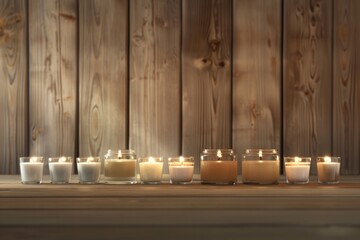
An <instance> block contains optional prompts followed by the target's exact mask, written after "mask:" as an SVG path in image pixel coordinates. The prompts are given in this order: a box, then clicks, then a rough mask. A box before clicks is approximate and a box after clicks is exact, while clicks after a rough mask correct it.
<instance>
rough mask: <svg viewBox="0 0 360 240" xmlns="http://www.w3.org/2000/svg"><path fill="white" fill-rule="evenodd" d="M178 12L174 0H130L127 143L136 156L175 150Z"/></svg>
mask: <svg viewBox="0 0 360 240" xmlns="http://www.w3.org/2000/svg"><path fill="white" fill-rule="evenodd" d="M180 12H181V5H180V1H179V0H157V1H151V0H146V1H143V0H134V1H130V34H131V36H130V147H131V148H132V149H135V150H136V152H137V154H138V156H151V155H152V156H163V157H164V158H165V159H167V158H168V157H170V156H179V155H180V144H181V143H180V139H181V135H180V134H181V132H180V125H181V108H180V106H181V105H180V94H181V90H180V89H181V88H180V30H181V29H180V24H181V21H180V19H181V16H180ZM165 169H166V170H167V168H166V164H165Z"/></svg>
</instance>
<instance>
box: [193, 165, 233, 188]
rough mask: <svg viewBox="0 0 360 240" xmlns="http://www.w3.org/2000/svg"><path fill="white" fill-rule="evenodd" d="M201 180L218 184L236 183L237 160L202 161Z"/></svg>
mask: <svg viewBox="0 0 360 240" xmlns="http://www.w3.org/2000/svg"><path fill="white" fill-rule="evenodd" d="M200 175H201V182H202V183H216V184H234V183H236V182H237V162H236V161H202V162H201V169H200Z"/></svg>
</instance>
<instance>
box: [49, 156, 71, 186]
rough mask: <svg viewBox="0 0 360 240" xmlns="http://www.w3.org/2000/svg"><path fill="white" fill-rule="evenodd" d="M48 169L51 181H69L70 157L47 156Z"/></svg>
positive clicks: (62, 182) (60, 182)
mask: <svg viewBox="0 0 360 240" xmlns="http://www.w3.org/2000/svg"><path fill="white" fill-rule="evenodd" d="M49 171H50V179H51V182H52V183H56V184H64V183H69V182H70V178H71V172H72V158H71V157H60V158H49Z"/></svg>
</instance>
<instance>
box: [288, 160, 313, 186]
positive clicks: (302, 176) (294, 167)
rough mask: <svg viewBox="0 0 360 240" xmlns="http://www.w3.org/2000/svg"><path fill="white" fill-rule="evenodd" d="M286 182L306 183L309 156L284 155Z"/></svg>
mask: <svg viewBox="0 0 360 240" xmlns="http://www.w3.org/2000/svg"><path fill="white" fill-rule="evenodd" d="M284 163H285V173H286V183H289V184H307V183H308V182H309V173H310V164H311V157H284Z"/></svg>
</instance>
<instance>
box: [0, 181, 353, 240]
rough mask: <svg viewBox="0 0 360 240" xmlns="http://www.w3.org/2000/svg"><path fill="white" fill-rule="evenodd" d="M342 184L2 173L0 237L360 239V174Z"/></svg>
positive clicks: (0, 187) (0, 182)
mask: <svg viewBox="0 0 360 240" xmlns="http://www.w3.org/2000/svg"><path fill="white" fill-rule="evenodd" d="M341 180H342V182H341V183H340V184H338V185H319V184H317V183H316V179H312V181H311V182H310V184H308V185H301V186H298V185H296V186H294V185H287V184H285V183H284V180H283V179H282V180H281V181H280V183H279V184H278V185H271V186H257V185H244V184H237V185H234V186H213V185H201V184H199V183H198V182H197V181H195V183H194V184H192V185H186V186H179V185H170V184H168V183H164V184H161V185H139V184H138V185H106V184H97V185H80V184H77V183H76V177H74V178H73V183H70V184H67V185H52V184H50V183H46V182H48V181H45V183H43V184H41V185H23V184H21V183H20V177H19V176H0V239H1V240H5V239H76V240H77V239H182V240H183V239H245V240H248V239H283V238H285V237H286V238H288V239H360V176H356V177H354V176H352V177H351V176H346V177H342V179H341Z"/></svg>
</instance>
